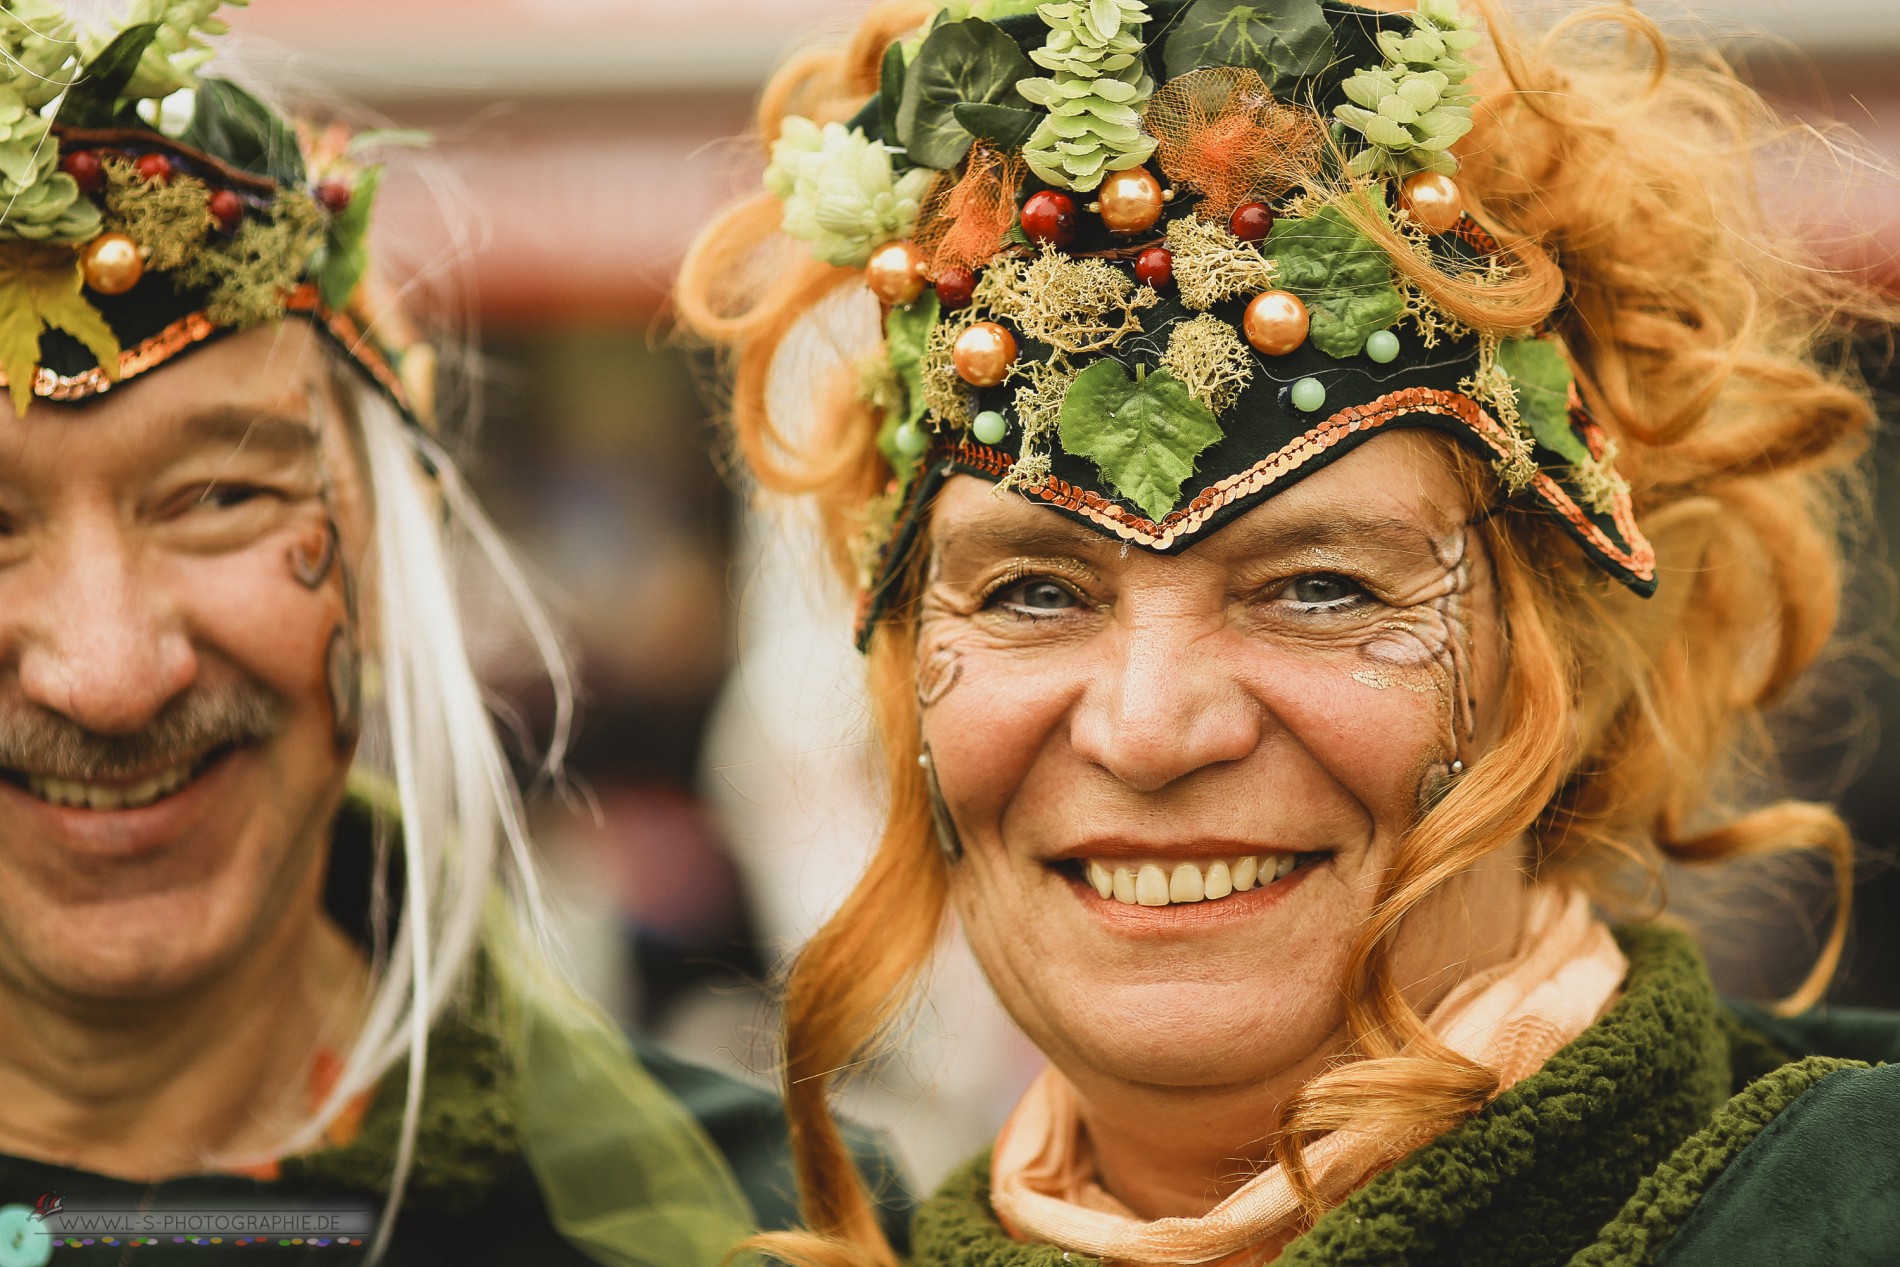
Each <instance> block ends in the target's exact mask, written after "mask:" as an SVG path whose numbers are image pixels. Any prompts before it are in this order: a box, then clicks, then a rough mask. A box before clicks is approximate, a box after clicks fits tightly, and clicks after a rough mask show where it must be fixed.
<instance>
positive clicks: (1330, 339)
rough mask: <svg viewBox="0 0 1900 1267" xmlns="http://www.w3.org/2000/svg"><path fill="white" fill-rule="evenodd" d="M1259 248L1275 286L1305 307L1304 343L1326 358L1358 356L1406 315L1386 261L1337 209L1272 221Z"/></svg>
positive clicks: (1379, 249) (1374, 246) (1371, 242)
mask: <svg viewBox="0 0 1900 1267" xmlns="http://www.w3.org/2000/svg"><path fill="white" fill-rule="evenodd" d="M1263 245H1264V247H1265V253H1266V255H1267V258H1268V259H1270V260H1272V261H1273V265H1274V274H1273V275H1274V281H1275V284H1277V285H1278V286H1280V287H1281V288H1282V289H1284V290H1289V291H1292V292H1293V293H1294V294H1295V295H1298V296H1299V297H1300V298H1301V299H1302V300H1303V301H1305V303H1306V307H1307V310H1308V312H1309V313H1310V314H1311V315H1312V322H1313V324H1312V332H1311V334H1310V335H1309V336H1308V337H1309V338H1311V339H1312V341H1313V346H1314V347H1316V348H1318V349H1319V350H1320V351H1322V352H1324V353H1326V354H1327V355H1328V356H1333V357H1339V358H1342V359H1343V358H1345V357H1349V356H1357V355H1358V354H1359V353H1360V352H1362V351H1364V350H1365V346H1366V340H1367V338H1369V337H1370V336H1371V335H1372V333H1373V332H1374V331H1375V330H1384V329H1385V328H1387V327H1388V326H1390V325H1392V323H1393V322H1395V321H1397V320H1398V319H1399V318H1400V317H1401V316H1403V315H1404V313H1405V297H1404V296H1403V295H1401V294H1400V293H1399V289H1398V287H1397V286H1395V285H1394V284H1393V274H1392V261H1391V259H1390V257H1388V256H1387V255H1386V253H1385V251H1384V250H1382V249H1381V248H1380V247H1379V245H1378V244H1377V243H1375V242H1373V241H1372V239H1370V238H1368V237H1366V235H1365V234H1363V233H1361V232H1359V230H1358V229H1356V228H1354V227H1353V225H1352V223H1351V222H1350V221H1349V220H1347V219H1346V217H1345V215H1344V214H1343V213H1342V212H1341V211H1340V210H1339V208H1337V207H1331V206H1329V207H1324V208H1322V209H1321V210H1320V211H1319V212H1317V213H1316V214H1314V215H1310V216H1304V217H1302V218H1300V219H1297V220H1295V219H1282V220H1276V221H1274V222H1273V229H1272V231H1271V232H1269V233H1268V234H1267V239H1266V242H1265V243H1264V244H1263Z"/></svg>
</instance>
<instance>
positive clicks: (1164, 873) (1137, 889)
mask: <svg viewBox="0 0 1900 1267" xmlns="http://www.w3.org/2000/svg"><path fill="white" fill-rule="evenodd" d="M1299 861H1300V858H1299V855H1298V854H1291V853H1279V854H1265V855H1262V856H1260V857H1249V858H1236V859H1234V860H1233V861H1232V862H1229V861H1228V860H1227V859H1225V858H1217V859H1215V860H1214V861H1213V862H1209V863H1205V864H1202V863H1196V862H1127V861H1122V862H1112V863H1110V862H1102V861H1099V860H1098V859H1095V858H1090V859H1089V883H1090V884H1092V885H1094V886H1095V891H1096V892H1097V893H1099V894H1101V895H1102V897H1103V898H1113V899H1114V900H1115V901H1117V902H1120V903H1121V904H1122V905H1123V906H1173V905H1180V904H1183V903H1187V902H1216V901H1219V900H1220V899H1221V898H1224V897H1227V896H1228V895H1229V894H1233V893H1245V892H1246V891H1247V890H1249V889H1251V888H1254V887H1255V886H1261V887H1264V886H1266V885H1269V884H1272V883H1273V882H1274V881H1275V880H1283V879H1285V878H1286V877H1287V876H1288V875H1290V874H1291V873H1292V872H1293V870H1294V868H1295V867H1297V866H1298V865H1299Z"/></svg>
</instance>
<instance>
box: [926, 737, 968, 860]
mask: <svg viewBox="0 0 1900 1267" xmlns="http://www.w3.org/2000/svg"><path fill="white" fill-rule="evenodd" d="M917 764H918V765H920V766H922V767H923V771H924V786H925V788H926V789H927V790H928V791H929V793H930V821H931V823H932V824H933V825H934V826H935V827H936V829H937V849H938V851H939V852H941V853H942V854H943V860H944V861H945V862H947V863H949V864H950V865H951V866H955V865H956V864H957V863H959V862H961V861H963V838H962V837H961V836H959V835H957V825H956V824H955V823H953V822H951V821H950V807H949V806H948V805H945V804H944V803H943V789H942V788H941V787H939V786H937V767H936V766H934V765H932V764H931V762H930V749H929V748H925V749H924V750H923V751H922V752H920V753H918V754H917Z"/></svg>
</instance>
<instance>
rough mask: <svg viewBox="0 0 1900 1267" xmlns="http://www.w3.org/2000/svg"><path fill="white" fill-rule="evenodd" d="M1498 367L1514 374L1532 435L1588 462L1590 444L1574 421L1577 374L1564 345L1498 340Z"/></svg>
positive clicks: (1570, 458)
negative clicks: (1572, 392)
mask: <svg viewBox="0 0 1900 1267" xmlns="http://www.w3.org/2000/svg"><path fill="white" fill-rule="evenodd" d="M1498 368H1499V369H1501V370H1503V371H1504V372H1505V373H1506V374H1507V375H1509V376H1510V379H1511V386H1512V387H1514V388H1515V389H1516V391H1517V416H1518V421H1519V422H1521V423H1523V424H1524V426H1526V427H1528V428H1529V429H1530V433H1531V436H1532V438H1534V439H1535V440H1536V441H1537V443H1539V444H1541V445H1543V446H1544V447H1545V448H1546V449H1549V450H1550V451H1551V452H1552V453H1557V454H1561V455H1562V456H1563V458H1564V460H1565V461H1567V462H1569V463H1570V464H1571V465H1572V466H1578V467H1581V466H1586V465H1588V464H1589V463H1590V462H1591V460H1592V459H1591V456H1590V448H1589V446H1588V445H1586V444H1585V443H1584V442H1583V437H1581V436H1579V435H1578V434H1577V432H1576V429H1575V428H1573V427H1572V426H1571V425H1570V384H1571V382H1572V381H1573V380H1574V379H1575V377H1576V375H1575V374H1574V373H1573V372H1572V371H1571V368H1570V362H1569V361H1568V360H1566V359H1565V358H1564V354H1563V349H1561V348H1559V347H1558V346H1557V344H1556V343H1555V342H1553V341H1552V340H1550V339H1506V340H1504V341H1503V342H1502V343H1500V344H1498Z"/></svg>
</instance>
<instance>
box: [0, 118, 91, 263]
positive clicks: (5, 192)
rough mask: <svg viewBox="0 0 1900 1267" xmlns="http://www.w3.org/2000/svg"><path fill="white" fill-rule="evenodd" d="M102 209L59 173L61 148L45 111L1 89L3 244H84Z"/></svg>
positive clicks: (0, 216) (0, 213) (0, 236)
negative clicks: (48, 125) (23, 241)
mask: <svg viewBox="0 0 1900 1267" xmlns="http://www.w3.org/2000/svg"><path fill="white" fill-rule="evenodd" d="M98 232H99V209H98V208H97V207H96V206H94V205H93V204H92V202H91V201H90V200H89V199H87V198H84V197H82V196H81V195H80V192H79V186H78V184H77V183H76V182H75V181H74V180H73V178H72V177H71V176H68V175H67V174H66V173H65V172H62V171H60V170H59V144H58V142H56V141H55V140H54V139H53V138H52V137H51V136H49V135H48V127H47V122H46V120H45V119H43V118H41V117H40V114H39V111H37V110H34V109H33V108H32V107H30V106H28V105H27V104H26V102H24V101H22V100H21V99H20V94H19V93H17V92H15V91H13V89H11V88H0V241H19V240H21V239H25V240H28V241H33V242H83V241H85V240H86V239H88V238H90V237H92V236H93V235H94V234H96V233H98Z"/></svg>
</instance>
